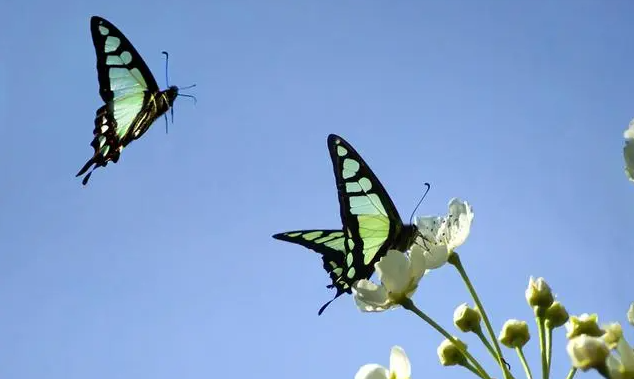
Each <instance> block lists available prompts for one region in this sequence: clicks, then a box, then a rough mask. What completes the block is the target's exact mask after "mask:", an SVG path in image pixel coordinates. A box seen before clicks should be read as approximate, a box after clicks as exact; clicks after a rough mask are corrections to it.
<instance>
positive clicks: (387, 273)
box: [376, 250, 410, 293]
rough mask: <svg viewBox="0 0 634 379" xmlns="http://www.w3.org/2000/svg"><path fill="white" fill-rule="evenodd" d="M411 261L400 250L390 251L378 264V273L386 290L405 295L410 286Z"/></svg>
mask: <svg viewBox="0 0 634 379" xmlns="http://www.w3.org/2000/svg"><path fill="white" fill-rule="evenodd" d="M409 266H410V264H409V260H407V257H406V256H405V254H403V253H401V252H400V251H398V250H390V251H388V252H387V254H386V255H385V256H384V257H383V258H381V260H380V261H379V262H378V263H377V264H376V272H377V273H378V275H379V280H381V283H383V286H385V289H386V290H387V291H388V292H391V293H404V292H405V291H406V290H407V286H408V284H409V279H410V278H409Z"/></svg>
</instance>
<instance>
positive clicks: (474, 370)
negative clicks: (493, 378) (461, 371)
mask: <svg viewBox="0 0 634 379" xmlns="http://www.w3.org/2000/svg"><path fill="white" fill-rule="evenodd" d="M461 366H462V367H464V368H466V369H467V370H469V371H471V372H472V373H473V374H474V375H476V376H478V377H480V378H482V379H484V377H483V376H482V374H480V373H479V372H478V370H477V369H476V368H475V367H473V365H472V364H471V363H469V362H464V363H462V364H461Z"/></svg>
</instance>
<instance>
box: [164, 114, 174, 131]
mask: <svg viewBox="0 0 634 379" xmlns="http://www.w3.org/2000/svg"><path fill="white" fill-rule="evenodd" d="M172 122H174V117H172ZM167 124H168V122H167V115H165V134H167Z"/></svg>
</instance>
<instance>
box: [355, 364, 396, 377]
mask: <svg viewBox="0 0 634 379" xmlns="http://www.w3.org/2000/svg"><path fill="white" fill-rule="evenodd" d="M354 379H390V372H389V371H388V370H387V369H386V368H385V367H383V366H381V365H377V364H375V363H372V364H369V365H363V366H361V368H359V371H357V373H356V375H355V376H354Z"/></svg>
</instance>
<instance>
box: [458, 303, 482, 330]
mask: <svg viewBox="0 0 634 379" xmlns="http://www.w3.org/2000/svg"><path fill="white" fill-rule="evenodd" d="M481 320H482V315H480V312H478V310H477V309H474V308H470V307H469V306H468V305H467V303H463V304H460V305H459V306H458V307H457V308H456V310H455V311H454V312H453V323H454V325H456V328H458V329H460V330H461V331H463V332H465V333H467V332H478V331H480V321H481Z"/></svg>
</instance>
